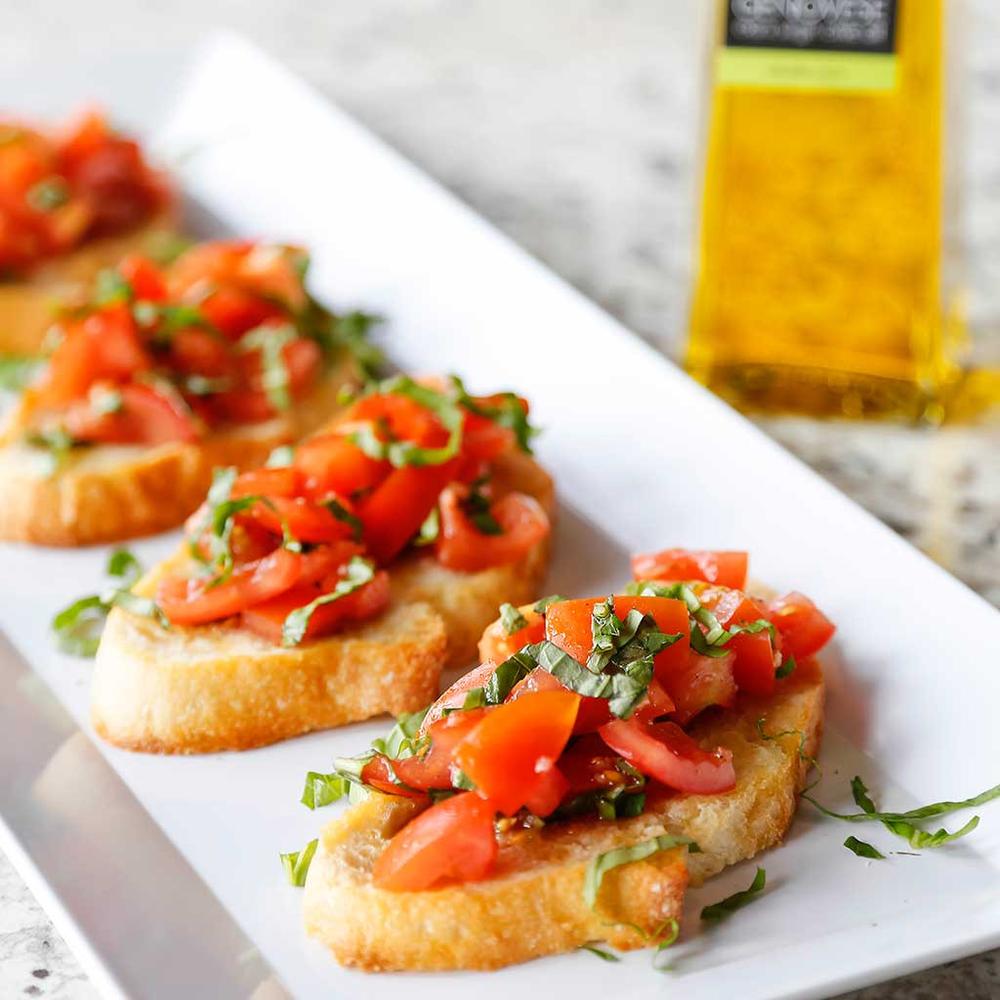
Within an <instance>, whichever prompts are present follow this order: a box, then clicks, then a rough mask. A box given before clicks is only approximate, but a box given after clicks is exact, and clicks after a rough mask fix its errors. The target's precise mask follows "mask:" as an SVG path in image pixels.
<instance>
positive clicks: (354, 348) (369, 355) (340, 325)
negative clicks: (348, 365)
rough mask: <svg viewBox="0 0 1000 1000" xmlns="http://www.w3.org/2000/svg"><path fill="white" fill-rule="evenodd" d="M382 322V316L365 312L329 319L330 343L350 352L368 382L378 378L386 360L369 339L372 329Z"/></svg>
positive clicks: (350, 313)
mask: <svg viewBox="0 0 1000 1000" xmlns="http://www.w3.org/2000/svg"><path fill="white" fill-rule="evenodd" d="M381 322H382V317H381V316H375V315H372V314H370V313H364V312H349V313H345V314H344V315H343V316H331V317H330V318H329V338H330V341H332V343H333V344H339V345H342V346H343V347H346V348H347V350H348V351H350V353H351V355H352V356H353V358H354V361H355V363H356V364H357V366H358V368H360V369H361V373H362V375H363V376H364V378H365V381H367V382H371V381H373V380H374V379H376V378H377V377H378V372H379V369H380V368H381V367H382V364H383V362H384V360H385V359H384V357H383V355H382V352H381V351H380V350H379V349H378V348H377V347H376V346H375V345H374V344H373V343H372V342H371V341H370V340H369V339H368V334H369V332H370V331H371V329H372V327H373V326H375V325H376V324H377V323H381Z"/></svg>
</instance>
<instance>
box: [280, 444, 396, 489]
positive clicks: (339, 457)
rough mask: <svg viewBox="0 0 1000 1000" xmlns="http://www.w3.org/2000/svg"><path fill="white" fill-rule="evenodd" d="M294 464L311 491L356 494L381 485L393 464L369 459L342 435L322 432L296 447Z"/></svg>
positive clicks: (306, 486)
mask: <svg viewBox="0 0 1000 1000" xmlns="http://www.w3.org/2000/svg"><path fill="white" fill-rule="evenodd" d="M292 464H293V465H294V467H295V468H296V469H298V470H299V471H300V472H301V473H302V475H303V477H304V479H305V488H306V490H307V491H308V492H309V493H310V494H314V495H315V494H326V493H329V492H333V493H337V494H339V495H340V496H347V497H352V496H355V495H356V494H358V493H361V492H363V491H365V490H370V489H372V487H375V486H378V484H379V483H380V482H382V480H383V479H384V478H385V477H386V476H387V475H388V474H389V472H390V471H391V469H392V466H390V465H389V463H388V462H381V461H378V460H376V459H374V458H369V457H368V456H367V455H366V454H365V453H364V452H363V451H362V450H361V449H360V448H359V447H358V446H357V445H355V444H353V443H352V442H351V441H349V440H348V439H347V438H346V437H345V436H344V435H342V434H322V435H320V436H318V437H314V438H310V439H309V440H308V441H304V442H303V443H302V444H300V445H299V446H298V447H297V448H296V449H295V457H294V459H293V460H292Z"/></svg>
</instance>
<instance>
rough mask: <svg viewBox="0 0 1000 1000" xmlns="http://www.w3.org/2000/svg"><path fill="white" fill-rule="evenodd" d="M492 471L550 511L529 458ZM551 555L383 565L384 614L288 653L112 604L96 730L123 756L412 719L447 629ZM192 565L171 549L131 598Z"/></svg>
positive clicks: (450, 655) (433, 691)
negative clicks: (467, 569) (447, 564)
mask: <svg viewBox="0 0 1000 1000" xmlns="http://www.w3.org/2000/svg"><path fill="white" fill-rule="evenodd" d="M497 469H498V477H500V478H501V481H502V482H503V483H504V484H505V485H504V490H508V489H513V488H521V489H524V490H525V491H526V492H527V491H530V490H536V491H537V492H538V493H539V494H540V496H539V499H540V500H541V501H542V502H543V503H547V504H549V505H551V503H552V489H551V479H549V477H548V475H547V474H546V473H544V472H543V471H542V470H541V469H540V468H539V467H538V466H537V465H536V464H535V463H534V462H532V461H531V460H530V459H528V458H527V457H525V458H523V459H522V458H521V457H520V456H511V457H509V458H508V457H504V458H502V459H500V460H498V463H497ZM543 487H544V488H543ZM546 491H547V492H546ZM547 559H548V545H547V543H545V544H541V545H539V546H536V548H535V550H533V551H532V552H530V553H529V554H528V555H527V556H526V557H525V558H524V559H522V560H521V561H520V562H519V563H515V564H512V565H509V566H501V567H497V568H494V569H489V570H484V571H483V572H481V573H459V572H456V571H454V570H446V569H444V568H443V567H442V566H440V565H439V564H438V563H437V561H436V560H435V559H434V556H433V554H430V553H427V554H423V555H419V556H416V557H414V558H412V559H408V560H406V562H405V565H404V566H402V567H399V565H398V564H393V565H392V566H391V567H390V578H391V580H392V591H391V598H390V605H389V608H388V610H387V611H386V612H385V613H383V614H382V615H380V616H379V617H378V618H376V619H374V620H373V621H370V622H364V623H362V624H360V625H358V626H356V627H354V628H352V629H349V630H346V631H344V632H340V633H337V634H336V635H333V636H331V637H329V638H326V639H320V640H317V641H313V642H306V643H304V644H303V645H301V646H297V647H294V648H291V649H285V648H282V647H278V646H275V645H273V644H271V643H269V642H266V641H265V640H263V639H260V638H258V637H257V636H255V635H253V634H252V633H250V632H248V631H247V630H245V629H241V628H238V627H236V626H235V625H233V624H231V623H222V624H217V625H205V626H197V627H193V628H184V627H179V626H175V627H173V628H171V629H170V630H169V631H166V630H164V629H162V628H160V626H159V625H157V624H156V623H155V622H154V621H152V620H150V619H146V618H138V617H136V616H135V615H131V614H128V613H127V612H125V611H123V610H121V609H120V608H115V609H113V610H112V611H111V613H110V615H109V616H108V621H107V625H106V626H105V630H104V635H103V637H102V639H101V645H100V648H99V649H98V652H97V659H96V661H95V664H94V675H93V681H92V686H91V719H92V722H93V726H94V730H95V731H96V732H97V734H98V735H99V736H100V737H101V738H102V739H105V740H107V741H108V742H109V743H113V744H115V745H116V746H120V747H124V748H125V749H129V750H141V751H148V752H154V753H208V752H212V751H217V750H247V749H251V748H253V747H258V746H264V745H265V744H268V743H274V742H276V741H278V740H283V739H289V738H290V737H293V736H300V735H302V734H303V733H307V732H311V731H312V730H316V729H329V728H332V727H334V726H341V725H345V724H346V723H349V722H357V721H360V720H362V719H368V718H371V717H372V716H375V715H381V714H382V713H384V712H390V713H392V714H395V715H398V714H399V713H401V712H414V711H417V710H418V709H421V708H423V707H424V706H425V705H427V704H429V703H430V702H431V701H433V700H434V698H435V697H436V696H437V694H438V686H439V683H440V679H441V672H442V670H443V668H444V666H445V664H446V663H447V662H449V661H450V660H452V659H454V655H455V646H454V644H453V642H452V639H451V635H450V634H449V630H450V629H452V628H454V629H455V630H456V634H458V635H459V636H460V641H461V642H465V641H466V640H465V638H464V637H465V636H467V635H470V634H476V635H478V633H479V632H481V631H482V630H483V628H484V627H485V625H486V624H488V623H489V622H490V621H492V620H493V619H494V618H495V617H496V613H497V606H498V605H499V604H500V603H501V602H502V601H504V600H505V599H506V597H505V593H506V592H507V591H508V590H514V591H515V592H526V597H525V599H528V598H531V597H534V596H535V590H536V589H537V587H538V586H539V585H540V581H541V578H542V576H544V573H545V568H546V565H547ZM188 561H189V560H188V556H187V553H186V551H185V550H183V549H181V550H180V551H178V552H177V553H176V554H175V555H174V556H173V557H171V558H170V559H168V560H166V561H165V562H163V563H161V564H160V565H159V566H157V567H155V568H154V569H153V570H152V571H151V572H150V573H148V574H147V575H146V576H145V577H144V578H143V579H142V580H141V581H140V582H139V583H138V584H137V585H136V587H135V588H134V589H135V592H136V593H138V594H140V595H143V596H152V594H153V593H155V591H156V586H157V584H158V582H159V580H160V579H162V578H163V577H164V576H166V575H168V574H170V573H172V572H183V571H184V570H185V569H187V568H189V567H188ZM400 574H402V577H403V579H402V580H400V579H398V577H399V576H400ZM529 591H530V593H527V592H529ZM472 648H473V651H474V649H475V643H474V642H473V645H472Z"/></svg>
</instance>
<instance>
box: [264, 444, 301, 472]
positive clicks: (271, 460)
mask: <svg viewBox="0 0 1000 1000" xmlns="http://www.w3.org/2000/svg"><path fill="white" fill-rule="evenodd" d="M294 457H295V449H294V448H293V447H292V446H291V445H290V444H279V445H278V447H277V448H275V449H274V451H272V452H271V454H270V455H268V456H267V462H266V463H265V467H266V468H268V469H284V468H286V467H287V466H289V465H291V464H292V459H293V458H294Z"/></svg>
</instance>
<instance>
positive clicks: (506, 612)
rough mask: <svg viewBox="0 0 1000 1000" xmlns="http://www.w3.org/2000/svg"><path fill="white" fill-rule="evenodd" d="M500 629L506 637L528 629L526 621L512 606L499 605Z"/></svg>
mask: <svg viewBox="0 0 1000 1000" xmlns="http://www.w3.org/2000/svg"><path fill="white" fill-rule="evenodd" d="M500 627H501V628H502V629H503V630H504V632H505V633H506V634H507V635H513V634H514V633H515V632H520V631H521V629H523V628H527V627H528V619H527V618H525V617H524V615H522V614H521V612H520V611H518V609H517V608H516V607H514V605H513V604H501V605H500Z"/></svg>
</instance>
